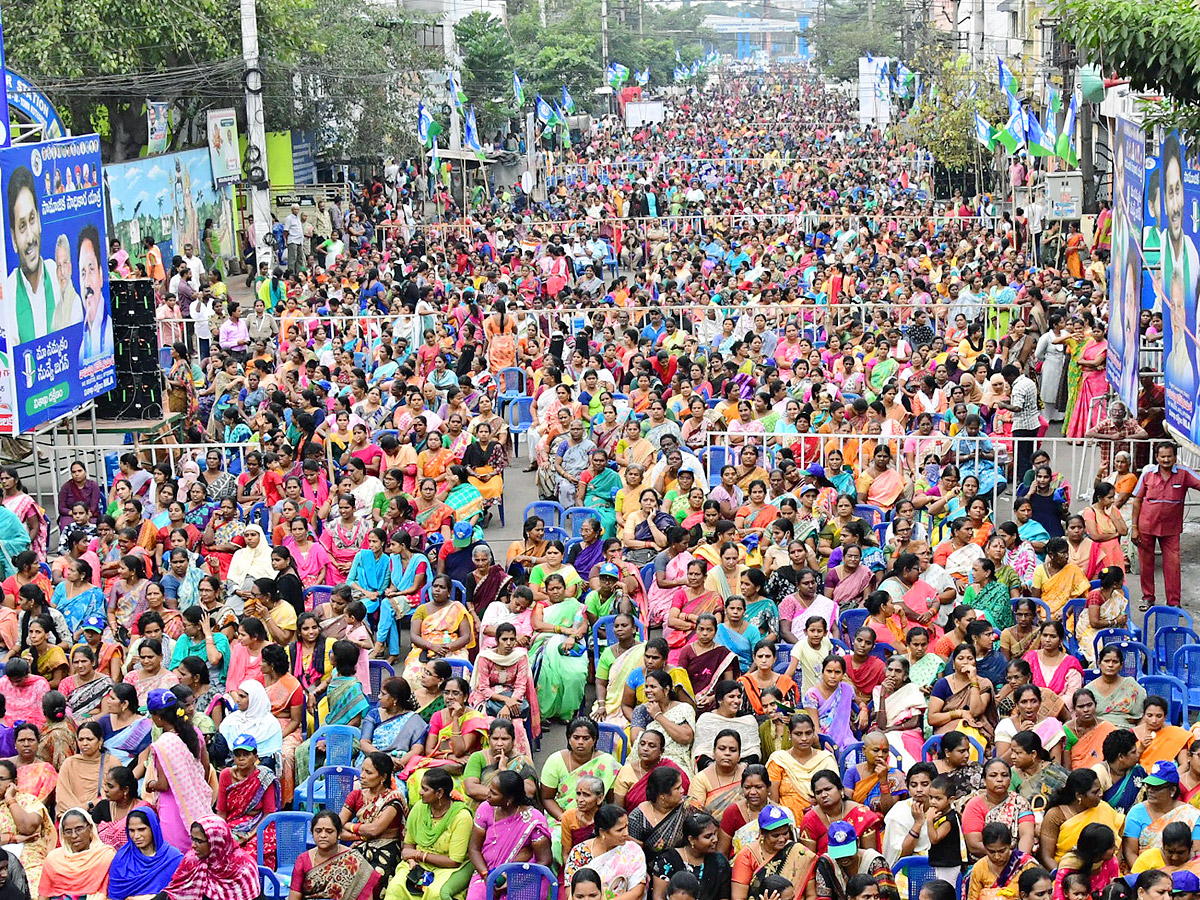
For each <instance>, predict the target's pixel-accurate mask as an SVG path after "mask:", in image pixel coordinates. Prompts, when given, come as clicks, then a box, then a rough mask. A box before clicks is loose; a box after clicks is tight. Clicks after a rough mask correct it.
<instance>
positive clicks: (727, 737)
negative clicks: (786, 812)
mask: <svg viewBox="0 0 1200 900" xmlns="http://www.w3.org/2000/svg"><path fill="white" fill-rule="evenodd" d="M645 733H646V734H649V733H650V732H645ZM712 755H713V761H712V763H711V764H709V765H707V766H705V767H704V768H703V769H700V770H698V771H697V773H696V777H695V778H693V779H692V782H691V785H690V786H688V787H686V790H687V794H688V801H689V802H690V804H691V806H692V808H693V809H695V810H699V811H700V812H703V813H707V814H708V815H710V816H712V817H713V819H714V821H715V820H719V819H720V818H721V816H723V815H724V814H725V810H727V809H728V808H729V807H730V805H731V804H733V803H736V802H737V800H738V799H739V798H740V797H741V796H742V770H743V769H745V768H746V764H745V763H744V762H742V739H741V737H740V736H739V735H738V733H737V732H736V731H734V730H733V729H732V728H727V729H725V730H723V731H721V732H719V733H718V734H717V737H716V740H714V741H713V753H712ZM626 808H629V807H626Z"/></svg>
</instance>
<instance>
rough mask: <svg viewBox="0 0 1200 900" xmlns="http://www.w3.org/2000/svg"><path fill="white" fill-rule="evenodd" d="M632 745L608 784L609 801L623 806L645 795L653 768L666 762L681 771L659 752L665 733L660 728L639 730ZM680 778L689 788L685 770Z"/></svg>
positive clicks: (641, 798)
mask: <svg viewBox="0 0 1200 900" xmlns="http://www.w3.org/2000/svg"><path fill="white" fill-rule="evenodd" d="M634 746H635V749H636V751H637V752H636V753H631V754H630V755H629V758H628V759H626V761H625V764H624V765H623V766H621V769H620V771H618V772H617V777H616V779H615V780H614V781H613V785H612V793H613V801H614V802H615V803H616V804H617V805H618V806H623V807H625V809H627V810H631V809H633V808H635V807H636V806H637V805H638V804H639V803H641V802H642V801H643V800H645V799H646V785H647V783H648V781H649V779H650V775H651V773H653V772H654V770H655V769H657V768H659V767H661V766H666V767H668V768H674V769H679V771H680V772H683V769H680V768H679V764H678V763H676V762H675V761H674V760H672V759H668V758H667V757H665V756H664V755H663V750H664V749H666V735H664V734H663V732H661V731H643V732H642V733H641V734H640V735H638V739H637V741H636V743H635V745H634ZM683 779H684V781H683V783H684V785H685V788H687V789H690V785H691V781H690V779H689V778H688V775H687V773H686V772H684V774H683Z"/></svg>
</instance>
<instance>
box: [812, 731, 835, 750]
mask: <svg viewBox="0 0 1200 900" xmlns="http://www.w3.org/2000/svg"><path fill="white" fill-rule="evenodd" d="M817 746H818V747H819V748H820V749H822V750H828V751H829V752H830V753H833V754H836V753H837V749H838V748H837V744H835V743H834V742H833V738H831V737H830V736H829V735H827V734H821V733H820V732H818V733H817Z"/></svg>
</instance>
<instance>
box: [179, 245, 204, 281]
mask: <svg viewBox="0 0 1200 900" xmlns="http://www.w3.org/2000/svg"><path fill="white" fill-rule="evenodd" d="M183 261H184V262H185V263H187V267H188V284H190V285H191V286H192V287H193V288H194V289H195V290H197V291H198V290H200V276H201V275H203V274H204V261H203V260H202V259H200V257H198V256H197V255H196V251H195V250H194V249H193V248H192V245H191V244H184V245H183Z"/></svg>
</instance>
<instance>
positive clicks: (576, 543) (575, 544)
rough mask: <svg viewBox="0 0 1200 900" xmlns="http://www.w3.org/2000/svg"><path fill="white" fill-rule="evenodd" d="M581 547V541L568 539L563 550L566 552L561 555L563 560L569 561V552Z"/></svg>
mask: <svg viewBox="0 0 1200 900" xmlns="http://www.w3.org/2000/svg"><path fill="white" fill-rule="evenodd" d="M582 546H583V541H582V540H580V539H579V538H570V539H569V540H568V541H567V543H566V547H565V549H566V551H567V552H566V553H564V554H563V559H570V558H571V550H572V549H573V548H575V547H582Z"/></svg>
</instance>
